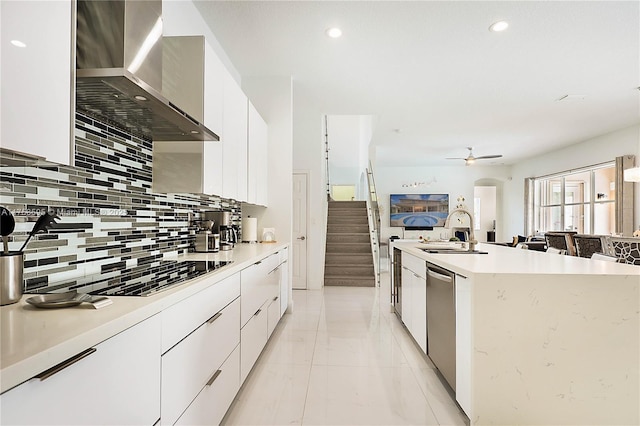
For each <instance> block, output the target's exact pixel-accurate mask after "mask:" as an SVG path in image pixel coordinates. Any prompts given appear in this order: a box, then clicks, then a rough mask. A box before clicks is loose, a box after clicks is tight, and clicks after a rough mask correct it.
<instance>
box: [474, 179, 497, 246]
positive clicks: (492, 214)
mask: <svg viewBox="0 0 640 426" xmlns="http://www.w3.org/2000/svg"><path fill="white" fill-rule="evenodd" d="M473 192H474V194H473V195H474V198H480V214H479V219H480V220H479V221H478V222H477V223H476V224H475V225H476V227H477V228H478V230H476V240H478V241H480V242H486V241H487V231H492V230H493V221H494V220H496V219H497V217H496V206H497V203H496V201H497V200H496V187H495V186H476V187H475V188H474V191H473ZM469 207H471V206H469ZM496 223H497V222H496Z"/></svg>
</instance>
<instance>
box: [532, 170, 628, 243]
mask: <svg viewBox="0 0 640 426" xmlns="http://www.w3.org/2000/svg"><path fill="white" fill-rule="evenodd" d="M615 182H616V164H615V162H609V163H605V164H600V165H597V166H592V167H589V168H585V169H581V170H572V171H570V172H565V173H559V174H556V175H551V176H544V177H540V178H535V179H533V183H534V185H533V191H534V195H533V200H534V205H533V219H534V223H533V225H534V229H535V230H536V231H537V232H547V231H576V232H578V233H579V234H612V233H614V232H616V202H615V197H616V191H615Z"/></svg>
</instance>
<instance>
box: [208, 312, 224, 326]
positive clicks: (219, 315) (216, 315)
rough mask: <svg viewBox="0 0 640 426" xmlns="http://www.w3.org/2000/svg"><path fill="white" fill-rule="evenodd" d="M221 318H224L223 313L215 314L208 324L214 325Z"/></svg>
mask: <svg viewBox="0 0 640 426" xmlns="http://www.w3.org/2000/svg"><path fill="white" fill-rule="evenodd" d="M221 316H222V312H218V313H217V314H215V315H214V316H212V317H211V318H209V319H208V320H207V322H208V323H209V324H213V322H214V321H215V320H217V319H218V318H220V317H221Z"/></svg>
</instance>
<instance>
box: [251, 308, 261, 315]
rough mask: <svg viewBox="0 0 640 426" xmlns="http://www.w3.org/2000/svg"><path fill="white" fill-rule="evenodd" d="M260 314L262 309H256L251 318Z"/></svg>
mask: <svg viewBox="0 0 640 426" xmlns="http://www.w3.org/2000/svg"><path fill="white" fill-rule="evenodd" d="M260 312H262V309H258V310H257V311H256V313H255V314H253V316H254V317H257V316H258V315H260Z"/></svg>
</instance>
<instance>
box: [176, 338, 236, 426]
mask: <svg viewBox="0 0 640 426" xmlns="http://www.w3.org/2000/svg"><path fill="white" fill-rule="evenodd" d="M238 390H240V345H238V346H236V348H235V349H234V350H233V352H231V355H229V357H228V358H227V359H226V361H225V362H224V364H222V366H221V367H220V368H219V369H218V370H216V372H215V373H214V375H213V376H212V377H211V379H210V380H209V381H208V382H207V384H206V385H205V387H204V388H203V389H202V391H200V393H199V394H198V396H197V397H196V399H195V400H193V402H192V403H191V405H190V406H189V408H187V411H185V412H184V414H183V415H182V416H181V417H180V418H179V419H178V421H177V422H176V424H177V425H185V426H188V425H217V424H220V421H221V420H222V418H223V417H224V415H225V413H226V412H227V409H228V408H229V406H231V403H232V402H233V399H234V398H235V396H236V394H237V393H238Z"/></svg>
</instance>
